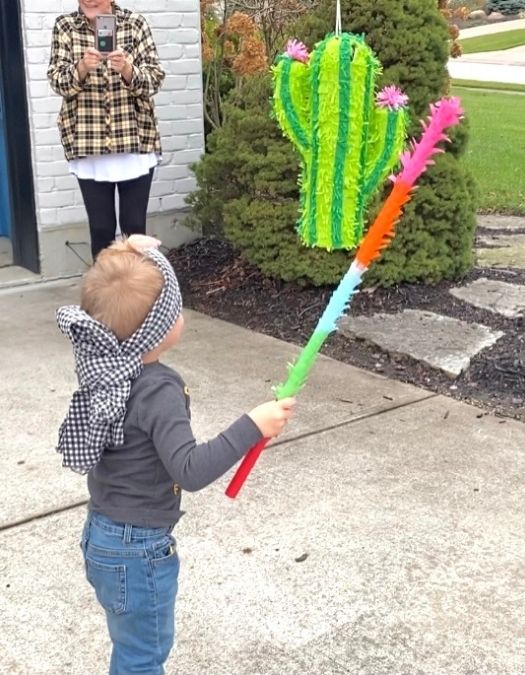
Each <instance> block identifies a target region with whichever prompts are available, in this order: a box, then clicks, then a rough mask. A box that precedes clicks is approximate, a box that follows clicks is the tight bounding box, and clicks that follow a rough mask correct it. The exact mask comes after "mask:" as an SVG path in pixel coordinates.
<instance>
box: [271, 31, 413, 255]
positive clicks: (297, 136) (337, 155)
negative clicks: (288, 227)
mask: <svg viewBox="0 0 525 675" xmlns="http://www.w3.org/2000/svg"><path fill="white" fill-rule="evenodd" d="M380 71H381V64H380V63H379V61H378V60H377V58H376V57H375V55H374V53H373V52H372V50H371V49H370V48H369V47H368V46H367V45H366V43H365V41H364V37H363V36H358V35H353V34H351V33H343V34H341V35H328V36H327V37H326V38H325V39H324V40H322V41H321V42H320V43H318V44H317V45H316V47H315V49H314V51H313V52H312V54H311V55H310V59H309V62H308V64H303V63H301V62H299V61H294V60H293V59H291V58H290V57H289V56H286V55H283V56H281V57H279V59H278V61H277V63H276V65H275V66H274V96H273V107H274V112H275V116H276V118H277V120H278V122H279V124H280V126H281V129H282V131H283V133H284V134H285V136H287V138H289V139H290V140H291V141H292V143H293V144H294V145H295V147H296V148H297V151H298V152H299V154H300V157H301V165H302V168H301V177H300V182H299V186H300V193H301V198H300V209H301V213H300V217H299V220H298V225H297V229H298V231H299V234H300V236H301V239H302V240H303V242H304V243H305V244H307V245H309V246H320V247H322V248H326V249H328V250H332V249H340V248H343V249H352V248H355V247H356V246H357V245H358V244H359V242H360V240H361V238H362V234H363V228H364V217H365V213H366V206H367V204H368V202H369V200H370V197H371V196H372V195H373V193H374V192H375V191H376V190H377V189H378V188H379V186H380V185H381V183H382V182H383V181H384V179H385V178H386V177H387V176H388V174H389V172H392V171H393V169H394V167H395V165H396V163H397V161H398V157H399V155H400V153H401V150H402V146H403V144H404V139H405V133H406V125H407V116H406V112H405V110H403V109H400V110H397V111H389V110H386V109H384V108H379V107H377V106H376V104H375V100H374V94H375V84H376V80H377V76H378V74H379V73H380Z"/></svg>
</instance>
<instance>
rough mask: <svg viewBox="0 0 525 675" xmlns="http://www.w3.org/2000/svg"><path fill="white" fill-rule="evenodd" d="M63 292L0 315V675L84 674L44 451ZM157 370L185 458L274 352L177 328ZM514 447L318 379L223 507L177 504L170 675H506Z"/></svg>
mask: <svg viewBox="0 0 525 675" xmlns="http://www.w3.org/2000/svg"><path fill="white" fill-rule="evenodd" d="M76 296H77V289H76V287H75V286H74V285H62V286H57V287H51V288H50V287H40V288H39V289H37V290H29V289H27V290H20V289H19V290H12V291H10V292H8V293H3V294H1V295H0V331H1V334H2V340H1V341H0V377H1V382H2V386H3V389H2V408H3V415H2V417H1V418H0V419H1V422H0V423H1V427H2V428H1V431H2V433H1V436H0V438H1V453H0V470H1V472H2V476H3V477H4V480H3V489H2V493H1V496H0V522H1V531H0V570H1V572H2V594H1V597H0V612H1V616H2V631H1V632H0V653H1V654H2V659H1V661H2V667H1V668H0V670H1V672H2V673H6V674H7V673H9V674H21V675H29V674H37V673H46V674H47V673H49V674H53V675H103V674H104V673H105V672H107V670H106V667H107V666H106V664H107V656H108V650H109V644H108V640H107V637H106V634H105V628H104V621H103V617H102V616H101V613H100V611H99V608H98V606H97V604H96V603H95V601H94V599H93V595H92V593H91V590H90V588H89V586H88V585H87V583H86V581H85V580H84V578H83V570H82V563H81V558H80V552H79V549H78V540H79V536H80V529H81V526H82V521H83V518H84V513H85V507H84V506H83V503H84V502H85V499H86V492H85V487H84V480H83V479H82V478H81V477H79V476H76V475H75V474H72V473H71V472H68V471H66V470H63V469H61V467H60V460H59V457H58V456H57V455H56V454H55V452H54V450H53V446H54V443H55V439H56V429H57V425H58V423H59V422H60V420H61V418H62V415H63V414H64V411H65V409H66V406H67V402H68V399H69V396H70V394H71V391H72V388H73V386H74V378H73V374H72V372H71V366H72V359H71V354H70V350H69V346H68V344H67V343H66V341H65V340H64V339H63V338H62V337H61V336H60V334H59V333H58V330H57V329H56V328H55V325H54V317H53V314H54V310H55V308H56V306H57V305H59V304H62V303H65V302H73V301H75V300H76ZM187 319H188V322H187V323H188V326H187V330H186V335H185V340H184V342H183V345H182V346H181V347H180V349H177V350H175V351H174V352H173V353H171V354H170V355H169V357H168V362H169V363H171V364H173V365H176V366H177V367H178V368H179V369H180V371H181V373H182V374H183V376H184V377H185V379H186V381H187V382H188V384H189V386H190V389H191V391H192V397H193V416H194V420H195V429H196V432H197V435H198V436H199V437H205V436H209V435H212V434H215V433H217V432H218V431H219V430H220V428H221V427H222V426H223V425H225V424H226V423H227V422H228V421H230V420H232V419H233V418H234V417H235V416H236V415H238V414H239V413H240V412H241V411H243V410H244V409H246V408H248V407H250V406H252V405H253V404H255V403H256V402H259V401H261V400H264V399H265V398H267V397H268V395H269V388H270V383H271V382H276V381H279V380H280V379H281V378H282V377H283V375H284V370H285V367H286V363H287V362H288V361H289V360H291V359H293V357H294V355H295V354H296V353H297V348H296V347H295V346H292V345H289V344H286V343H283V342H280V341H278V340H275V339H272V338H269V337H264V336H262V335H259V334H256V333H252V332H249V331H246V330H244V329H241V328H237V327H234V326H231V325H229V324H226V323H224V322H221V321H217V320H213V319H210V318H207V317H205V316H203V315H200V314H197V313H193V312H187ZM524 476H525V429H524V427H523V425H522V424H520V423H518V422H514V421H511V420H508V419H502V418H496V417H493V416H488V415H483V412H482V411H481V410H479V409H477V408H473V407H470V406H468V405H465V404H462V403H458V402H456V401H454V400H451V399H447V398H444V397H441V396H437V395H434V394H432V393H429V392H427V391H424V390H421V389H417V388H415V387H412V386H408V385H404V384H401V383H398V382H393V381H389V380H386V379H384V378H382V377H379V376H376V375H374V374H371V373H368V372H363V371H360V370H358V369H356V368H353V367H351V366H347V365H344V364H341V363H338V362H336V361H332V360H330V359H328V358H322V359H321V360H320V361H319V363H318V364H317V366H316V368H315V372H314V374H313V377H312V379H311V380H310V382H309V383H308V386H307V387H306V388H305V390H304V392H303V394H302V395H301V397H300V406H299V411H298V414H297V416H296V420H295V421H294V423H293V425H292V426H291V427H290V429H289V432H288V434H287V436H286V437H285V438H284V439H283V441H282V442H280V443H279V444H276V446H275V447H274V448H273V449H271V450H268V451H267V452H266V453H265V455H263V457H262V459H261V461H260V463H259V464H258V465H257V467H256V469H255V471H254V473H253V475H252V477H251V478H250V480H249V482H248V483H247V485H246V486H245V488H244V490H243V492H241V495H240V496H239V498H238V499H237V500H236V501H233V502H232V501H230V500H228V499H227V498H226V497H225V496H224V495H223V490H224V488H225V486H226V483H227V477H225V478H224V479H223V480H221V481H219V482H218V483H217V484H215V485H214V486H212V487H210V488H208V489H207V490H204V491H202V492H200V493H197V494H195V495H186V496H185V499H184V502H185V503H184V507H185V509H186V511H187V515H186V516H185V517H184V518H183V520H182V522H181V524H180V526H178V527H177V532H176V534H177V539H178V547H179V553H180V556H181V560H182V568H181V570H182V571H181V586H180V595H179V599H178V617H177V621H178V646H177V649H176V651H175V652H174V653H173V656H172V658H171V659H170V662H169V667H168V670H167V672H168V673H169V674H177V675H187V674H188V673H198V674H199V675H200V674H203V675H204V674H205V675H256V674H261V675H282V674H283V673H286V674H298V675H299V674H300V675H311V674H313V673H316V674H326V675H332V674H333V675H339V674H343V673H352V674H356V675H357V674H359V675H380V674H381V675H382V674H384V675H415V674H418V675H467V674H476V675H478V674H479V675H481V674H483V675H518V674H521V673H524V672H525V602H524V601H525V519H524V508H525V507H524V504H525V482H524Z"/></svg>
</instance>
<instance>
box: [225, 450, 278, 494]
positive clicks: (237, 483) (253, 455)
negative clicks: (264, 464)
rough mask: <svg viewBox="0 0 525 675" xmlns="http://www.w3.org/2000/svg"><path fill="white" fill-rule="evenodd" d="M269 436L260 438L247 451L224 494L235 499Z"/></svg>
mask: <svg viewBox="0 0 525 675" xmlns="http://www.w3.org/2000/svg"><path fill="white" fill-rule="evenodd" d="M269 441H270V439H269V438H263V439H261V440H260V441H259V442H258V443H257V444H256V445H254V446H253V448H252V449H251V450H249V451H248V452H247V454H246V455H245V456H244V459H243V460H242V462H241V463H240V465H239V468H238V469H237V471H236V472H235V476H234V477H233V478H232V479H231V481H230V484H229V485H228V487H227V488H226V493H225V494H226V496H227V497H231V499H235V497H237V495H238V494H239V490H240V489H241V488H242V486H243V485H244V481H245V480H246V479H247V478H248V474H249V473H250V471H251V470H252V469H253V467H254V465H255V462H256V461H257V460H258V459H259V455H260V454H261V452H262V451H263V450H264V448H265V447H266V446H267V445H268V442H269Z"/></svg>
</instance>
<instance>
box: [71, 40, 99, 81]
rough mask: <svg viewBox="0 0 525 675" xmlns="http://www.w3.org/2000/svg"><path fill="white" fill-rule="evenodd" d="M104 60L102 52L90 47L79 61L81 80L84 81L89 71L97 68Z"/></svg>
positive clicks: (78, 67)
mask: <svg viewBox="0 0 525 675" xmlns="http://www.w3.org/2000/svg"><path fill="white" fill-rule="evenodd" d="M101 61H102V54H101V53H100V52H99V51H97V50H96V49H93V47H88V48H87V49H86V51H85V52H84V56H83V57H82V58H81V59H80V61H79V62H78V63H77V70H78V74H79V76H80V80H81V81H82V82H83V81H84V80H85V79H86V77H87V74H88V73H91V72H92V71H93V70H96V69H97V68H98V66H99V64H100V62H101Z"/></svg>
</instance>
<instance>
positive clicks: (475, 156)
mask: <svg viewBox="0 0 525 675" xmlns="http://www.w3.org/2000/svg"><path fill="white" fill-rule="evenodd" d="M453 93H454V94H455V95H457V96H460V98H461V100H462V102H463V107H464V108H465V110H466V112H467V114H468V117H469V119H470V140H469V146H468V150H467V153H466V155H465V158H464V161H465V162H466V163H467V165H468V167H469V168H470V169H471V171H472V172H473V174H474V176H475V177H476V179H477V181H478V183H479V186H480V190H481V198H480V199H481V201H480V208H481V209H482V210H484V211H492V212H494V211H496V212H499V213H515V214H522V215H525V134H524V133H523V121H524V120H525V96H520V95H519V94H511V93H509V94H506V93H504V92H487V91H483V90H481V89H480V90H479V91H473V90H469V89H464V88H462V87H454V88H453Z"/></svg>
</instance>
